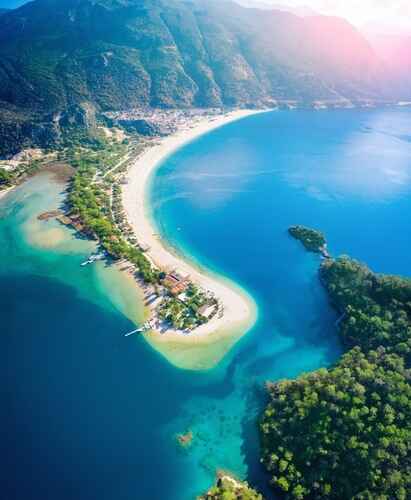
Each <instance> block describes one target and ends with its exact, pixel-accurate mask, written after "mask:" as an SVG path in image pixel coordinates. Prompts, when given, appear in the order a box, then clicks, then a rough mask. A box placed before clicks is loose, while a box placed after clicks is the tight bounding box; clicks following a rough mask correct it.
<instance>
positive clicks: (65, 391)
mask: <svg viewBox="0 0 411 500" xmlns="http://www.w3.org/2000/svg"><path fill="white" fill-rule="evenodd" d="M61 189H62V188H61V186H59V185H57V184H55V183H54V182H53V181H52V180H51V179H50V177H47V176H39V177H36V178H35V179H33V180H31V181H29V182H28V183H27V184H25V185H24V186H22V187H21V188H19V189H18V190H17V191H15V192H14V193H11V194H9V195H8V196H7V197H6V198H5V199H2V200H1V202H0V307H1V309H0V311H1V342H2V345H1V349H0V380H1V381H2V382H1V393H0V397H1V400H0V429H1V442H2V458H1V461H2V463H1V467H0V478H1V489H2V498H5V499H7V500H27V499H28V498H29V499H30V500H46V499H53V500H55V499H58V500H97V499H98V500H113V499H116V500H136V499H139V500H157V499H158V500H165V499H167V500H190V499H191V500H192V499H194V498H195V496H196V495H197V494H199V493H200V492H202V491H204V490H205V489H206V488H207V487H208V486H209V485H210V484H211V483H212V481H213V478H214V474H215V470H216V469H217V468H224V469H228V470H230V471H232V472H234V473H236V474H237V475H238V476H240V477H246V476H248V478H249V480H250V481H251V482H252V483H255V484H257V485H261V484H263V482H264V474H263V472H262V471H261V470H260V468H259V465H258V441H257V433H256V422H255V417H256V415H257V414H258V412H259V411H260V409H261V407H262V405H263V403H264V398H265V396H264V391H263V383H264V381H266V380H267V379H271V380H276V379H279V378H284V377H295V376H296V375H298V374H299V373H301V372H304V371H308V370H313V369H316V368H318V367H322V366H328V365H330V364H332V363H333V362H334V361H335V360H336V359H337V358H338V356H339V355H340V353H341V348H340V345H339V342H338V339H337V332H336V329H335V327H334V322H335V319H336V317H335V314H334V312H333V311H332V310H331V308H330V307H329V305H328V302H327V297H326V296H325V293H324V291H323V290H322V288H321V286H320V284H319V282H318V279H317V270H318V265H319V263H320V260H319V258H318V257H317V256H315V255H313V254H309V253H307V252H305V251H304V250H303V248H302V247H301V245H300V244H299V243H298V242H296V241H294V240H292V239H291V238H289V237H288V235H287V228H288V226H290V225H291V224H305V225H308V226H311V227H314V228H317V229H320V230H322V231H324V232H325V234H326V235H327V239H328V243H329V249H330V251H331V253H332V254H334V255H339V254H342V253H347V254H349V255H351V256H352V257H355V258H358V259H360V260H362V261H364V262H366V263H368V264H369V265H370V267H371V268H372V269H374V270H375V271H379V272H384V273H398V274H404V275H408V276H409V275H411V253H410V247H411V230H410V229H411V228H410V220H411V196H410V192H411V112H410V111H406V110H390V109H385V110H367V111H359V110H345V111H324V112H313V111H307V112H305V111H298V112H273V113H267V114H262V115H258V116H253V117H250V118H246V119H244V120H242V121H239V122H236V123H233V124H230V125H228V126H226V127H224V128H221V129H219V130H216V131H214V132H212V133H210V134H208V135H205V136H203V137H201V138H200V139H198V140H196V141H195V142H193V143H191V144H189V145H187V146H186V147H184V148H183V149H181V150H180V151H178V152H176V153H175V154H174V155H172V156H171V157H170V158H168V159H167V161H165V162H164V164H163V165H162V167H161V168H160V169H159V170H158V172H157V174H156V175H155V177H154V179H153V182H152V186H151V201H152V208H153V216H154V219H155V221H156V223H157V224H158V226H159V228H160V231H161V232H162V234H163V235H164V236H165V237H167V238H168V239H169V240H170V242H171V243H172V244H173V245H174V246H176V248H178V250H179V251H181V252H183V253H184V254H185V255H187V256H190V257H191V258H193V259H194V260H196V261H197V262H199V263H201V264H202V265H204V266H206V267H209V268H210V269H212V270H214V271H217V272H220V273H222V274H223V275H225V276H227V277H229V278H231V279H232V280H234V281H236V282H237V283H238V284H239V285H241V286H242V287H243V288H244V289H245V290H247V291H248V292H249V293H250V294H251V295H252V296H253V297H254V299H255V300H256V302H257V305H258V312H259V319H258V322H257V325H256V326H255V328H254V329H253V330H252V331H251V332H249V333H248V334H247V335H246V336H245V337H243V339H242V340H241V341H240V342H239V343H238V344H237V345H236V346H235V347H234V348H233V349H232V351H231V352H230V353H229V354H228V355H227V356H226V358H225V359H224V360H223V362H222V363H221V364H220V365H219V366H218V367H217V368H215V369H213V370H211V371H209V372H203V373H196V372H192V371H190V372H186V371H183V370H179V369H176V368H174V367H173V366H172V365H170V364H169V363H168V362H167V361H166V360H165V359H164V358H162V357H161V355H159V354H158V353H156V352H154V351H153V350H152V349H151V348H150V347H149V346H148V345H147V344H146V343H145V341H144V340H143V339H141V338H138V337H135V338H134V337H132V338H131V339H124V337H123V336H122V335H123V334H124V332H126V331H127V330H128V329H130V327H131V326H132V323H131V322H130V320H129V319H127V317H126V315H125V313H124V311H125V309H124V307H122V306H121V301H119V300H116V297H117V296H118V295H121V292H124V290H128V289H127V286H128V285H127V284H124V283H123V282H122V278H121V277H119V275H118V273H117V274H116V272H115V271H113V270H112V269H109V268H107V269H106V268H104V267H102V266H101V267H100V268H98V267H96V268H94V267H92V266H89V267H88V268H86V269H84V268H81V267H80V265H79V264H80V262H81V261H82V260H83V259H84V257H85V256H86V255H88V253H90V251H92V244H91V243H89V242H86V241H84V240H78V239H76V237H75V235H74V234H72V233H71V232H70V231H69V230H67V229H65V228H61V227H59V226H58V225H57V223H54V222H51V223H46V224H48V226H47V229H45V226H42V225H41V224H40V223H39V222H38V221H36V217H35V216H37V215H38V213H40V212H41V211H44V210H47V209H51V208H56V207H57V206H58V205H59V203H61V200H62V196H63V195H62V193H61ZM42 224H45V223H42ZM54 224H55V225H54ZM56 242H57V243H56ZM130 293H131V292H130ZM187 430H192V432H193V435H194V440H193V445H192V447H191V448H190V449H188V450H184V451H183V450H181V449H180V448H179V447H178V446H177V444H176V439H175V436H176V434H177V433H179V432H186V431H187Z"/></svg>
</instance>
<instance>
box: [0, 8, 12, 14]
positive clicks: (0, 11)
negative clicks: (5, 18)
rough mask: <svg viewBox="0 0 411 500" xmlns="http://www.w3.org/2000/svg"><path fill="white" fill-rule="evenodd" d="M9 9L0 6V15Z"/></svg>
mask: <svg viewBox="0 0 411 500" xmlns="http://www.w3.org/2000/svg"><path fill="white" fill-rule="evenodd" d="M9 10H10V9H2V8H0V16H1V15H2V14H5V13H6V12H8V11H9Z"/></svg>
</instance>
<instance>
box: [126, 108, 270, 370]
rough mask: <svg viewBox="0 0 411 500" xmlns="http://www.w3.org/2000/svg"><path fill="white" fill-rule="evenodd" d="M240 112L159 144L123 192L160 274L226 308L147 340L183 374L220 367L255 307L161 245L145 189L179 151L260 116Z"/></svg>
mask: <svg viewBox="0 0 411 500" xmlns="http://www.w3.org/2000/svg"><path fill="white" fill-rule="evenodd" d="M258 112H261V111H255V110H238V111H233V112H230V113H227V114H225V115H221V116H213V117H205V118H203V119H201V120H200V121H198V122H196V123H195V124H194V125H193V126H191V127H186V128H185V129H181V130H179V131H178V132H177V133H175V134H173V135H171V136H167V137H164V138H162V139H159V141H157V143H156V144H155V145H153V146H152V147H151V148H149V149H148V150H146V151H145V152H143V153H142V154H141V155H140V156H139V157H138V158H137V159H136V160H135V161H134V163H133V164H132V166H131V168H130V170H129V173H128V183H127V184H126V185H124V186H123V205H124V209H125V212H126V214H127V217H128V220H129V222H130V224H131V225H132V227H133V229H134V231H135V234H136V236H137V239H138V241H139V242H140V243H143V244H145V245H148V246H149V247H150V249H149V250H148V251H147V252H146V255H147V257H149V259H150V260H151V261H152V262H153V263H154V265H155V266H156V267H158V268H160V269H162V270H169V271H171V270H178V271H180V272H181V273H182V274H184V275H185V274H188V275H190V278H191V280H192V281H193V282H194V283H195V284H197V285H199V286H201V287H202V288H203V289H204V290H209V291H210V292H213V293H214V294H215V296H216V297H217V298H218V299H219V300H221V302H222V304H223V307H224V315H223V317H222V318H218V317H214V318H213V319H212V320H211V321H209V322H208V323H206V324H204V325H202V326H200V327H198V328H196V329H195V330H193V331H192V332H190V333H189V334H183V333H182V332H180V331H175V330H172V329H170V330H168V331H167V332H164V333H160V332H158V331H151V332H149V333H147V334H145V337H146V340H147V341H148V342H149V343H150V344H151V345H152V346H153V347H154V348H155V349H156V350H158V351H159V352H161V354H163V355H164V356H165V357H166V358H167V359H168V360H169V361H171V362H172V363H173V364H174V365H176V366H178V367H180V368H185V369H207V368H211V367H212V366H214V365H215V364H216V363H218V362H219V361H220V360H221V358H222V357H223V356H224V354H225V353H226V352H227V351H228V350H229V349H230V347H231V346H232V345H233V344H234V343H235V342H236V341H237V340H238V339H239V338H241V337H242V336H243V335H244V334H245V333H247V331H249V330H250V328H251V327H252V326H253V325H254V323H255V321H256V317H257V313H256V305H255V303H254V301H253V300H252V298H251V297H250V296H248V295H247V293H246V292H245V291H243V290H241V289H240V288H239V287H237V286H236V285H235V284H234V283H232V282H229V281H228V280H226V279H224V278H222V277H219V276H216V275H214V274H211V273H210V272H208V271H205V270H203V269H199V268H198V267H196V266H195V264H193V263H191V262H190V261H189V260H188V259H187V258H186V257H185V256H184V257H183V256H182V255H178V254H176V252H175V250H174V249H171V248H170V247H169V246H168V245H167V242H166V241H164V240H162V239H161V238H160V236H159V235H158V233H157V230H156V228H155V227H154V226H153V222H152V220H151V218H150V215H149V210H148V207H147V187H148V184H149V180H150V177H151V175H152V174H153V172H154V171H155V169H156V168H157V167H158V166H159V165H160V164H161V162H162V161H163V160H164V159H165V158H166V157H167V156H169V155H170V154H171V153H173V152H174V151H175V150H176V149H178V148H180V147H181V146H183V145H184V144H186V143H188V142H190V141H192V140H193V139H195V138H197V137H199V136H200V135H203V134H205V133H207V132H209V131H211V130H214V129H216V128H218V127H221V126H223V125H226V124H227V123H230V122H232V121H235V120H239V119H241V118H244V117H246V116H249V115H252V114H255V113H258Z"/></svg>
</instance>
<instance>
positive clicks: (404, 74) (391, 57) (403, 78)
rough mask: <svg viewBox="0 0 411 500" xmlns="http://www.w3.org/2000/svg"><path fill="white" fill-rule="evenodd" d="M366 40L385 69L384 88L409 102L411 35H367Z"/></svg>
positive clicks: (410, 99) (410, 89)
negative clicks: (388, 88) (389, 89)
mask: <svg viewBox="0 0 411 500" xmlns="http://www.w3.org/2000/svg"><path fill="white" fill-rule="evenodd" d="M368 39H369V41H370V43H371V45H372V47H373V48H374V51H375V52H376V53H377V54H378V56H379V57H380V59H381V60H382V62H383V64H384V66H385V68H386V71H385V74H386V75H387V76H386V81H385V86H386V87H390V88H391V92H392V94H395V95H398V96H400V97H401V98H402V99H404V100H409V101H411V34H403V35H392V34H383V35H379V34H369V35H368Z"/></svg>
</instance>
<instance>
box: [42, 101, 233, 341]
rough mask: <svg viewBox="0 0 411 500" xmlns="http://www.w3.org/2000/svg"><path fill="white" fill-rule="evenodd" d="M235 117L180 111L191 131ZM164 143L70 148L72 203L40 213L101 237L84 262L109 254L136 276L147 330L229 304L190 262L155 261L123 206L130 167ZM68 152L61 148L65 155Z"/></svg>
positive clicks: (182, 126)
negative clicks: (199, 276) (190, 269)
mask: <svg viewBox="0 0 411 500" xmlns="http://www.w3.org/2000/svg"><path fill="white" fill-rule="evenodd" d="M172 116H173V120H174V121H173V125H175V124H176V121H175V117H174V115H172ZM169 118H170V116H168V119H169ZM216 118H217V119H216ZM231 119H232V118H231V114H226V113H224V114H220V115H216V112H215V111H213V113H210V114H205V113H204V112H202V113H201V114H200V115H199V116H197V117H194V116H193V114H192V112H190V114H189V115H188V116H187V117H186V119H184V115H183V116H180V117H179V120H178V123H179V127H178V130H179V131H180V132H183V133H185V134H186V135H187V131H190V133H191V134H195V135H197V130H196V127H197V128H198V125H199V124H200V125H201V131H203V130H206V129H209V128H214V127H215V126H216V125H218V123H220V122H221V123H224V122H226V121H227V120H228V121H229V120H231ZM216 122H217V123H216ZM173 132H174V134H172V135H173V136H174V135H175V131H174V130H173ZM170 135H171V134H170ZM187 138H188V139H189V136H187ZM160 143H161V139H160V138H159V137H154V138H151V139H147V138H145V139H142V138H141V137H139V136H128V137H127V138H123V140H122V141H121V143H118V141H109V143H108V144H106V146H105V147H104V148H101V149H97V150H86V149H85V148H75V149H74V150H73V149H72V150H71V151H66V152H65V153H64V159H65V160H66V161H68V162H69V163H70V164H71V165H73V166H74V167H75V168H76V173H75V175H74V177H73V179H72V181H71V183H70V187H69V190H68V197H67V200H68V203H67V206H66V207H64V210H62V211H59V210H56V211H53V212H49V213H46V214H40V215H39V219H41V220H44V221H47V220H49V219H51V218H56V219H57V220H58V221H59V222H61V223H62V224H64V225H66V226H71V227H72V228H74V229H75V230H76V231H78V232H80V233H82V234H84V235H86V236H87V237H89V238H92V239H95V240H97V241H98V242H99V246H100V247H101V248H100V249H99V251H98V252H97V253H96V254H94V255H92V256H90V257H89V259H88V260H86V261H85V262H84V263H83V265H87V264H92V263H93V262H95V261H96V260H100V259H101V258H102V257H103V256H104V255H105V256H107V257H109V258H112V259H114V260H115V261H116V262H117V263H119V265H120V267H121V269H122V270H124V271H126V272H128V273H130V274H132V275H133V276H134V277H135V279H136V281H137V283H138V285H139V286H140V288H142V290H143V293H144V301H145V306H146V307H147V309H148V310H149V312H150V319H149V321H147V322H146V323H145V324H144V326H143V328H141V331H142V332H144V331H147V330H154V331H156V332H159V333H166V332H169V331H170V332H171V331H172V332H174V333H181V334H188V333H190V332H193V331H194V330H196V329H197V328H198V327H200V326H202V325H205V324H206V323H209V322H210V320H212V319H213V318H215V319H222V318H223V316H224V312H225V310H224V305H223V301H222V300H221V297H218V296H217V295H218V294H217V293H216V291H212V290H210V288H208V287H207V283H204V282H201V280H196V279H195V278H194V279H193V278H192V276H191V273H190V272H187V267H185V266H183V267H182V268H181V269H179V267H178V266H170V265H168V264H169V263H163V262H162V261H161V260H160V261H159V260H158V259H157V260H156V261H154V260H153V258H151V256H150V250H151V246H150V243H146V242H145V241H143V239H140V237H141V236H143V237H144V235H140V232H139V234H138V235H137V234H136V232H137V231H135V228H133V227H132V225H131V224H130V221H129V218H128V216H127V214H126V212H125V210H124V207H123V200H122V187H124V186H127V185H128V182H129V179H128V173H129V170H130V169H131V167H133V170H134V169H135V168H136V163H138V159H139V158H140V157H142V156H143V155H144V154H146V153H147V152H148V151H150V150H152V149H153V148H155V147H156V146H158V145H159V144H160ZM62 156H63V154H62V153H60V159H61V157H62ZM142 177H144V176H142ZM141 180H142V182H143V179H141ZM136 196H137V197H138V196H139V194H138V193H136ZM137 201H141V200H137ZM163 264H164V265H163Z"/></svg>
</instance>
